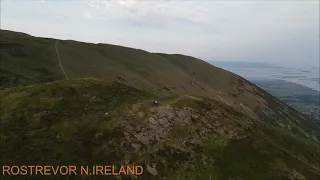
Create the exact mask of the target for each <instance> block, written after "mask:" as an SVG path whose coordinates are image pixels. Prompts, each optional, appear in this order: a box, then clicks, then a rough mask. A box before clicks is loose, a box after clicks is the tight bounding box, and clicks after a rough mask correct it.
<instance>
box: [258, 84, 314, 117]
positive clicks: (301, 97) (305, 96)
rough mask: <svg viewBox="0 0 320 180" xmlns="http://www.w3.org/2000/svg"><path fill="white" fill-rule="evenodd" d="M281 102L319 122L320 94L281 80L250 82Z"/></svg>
mask: <svg viewBox="0 0 320 180" xmlns="http://www.w3.org/2000/svg"><path fill="white" fill-rule="evenodd" d="M252 82H253V83H255V84H257V85H258V86H260V87H261V88H263V89H265V90H266V91H268V92H269V93H271V94H272V95H274V96H276V97H277V98H279V99H280V100H281V101H283V102H285V103H286V104H289V105H291V106H294V107H295V108H297V109H298V110H299V111H300V112H302V113H304V114H306V115H308V116H309V117H310V118H311V119H316V120H320V117H319V116H320V106H319V104H320V99H319V95H320V93H319V92H318V91H315V90H313V89H310V88H307V87H304V86H301V85H298V84H295V83H290V82H286V81H282V80H255V81H252Z"/></svg>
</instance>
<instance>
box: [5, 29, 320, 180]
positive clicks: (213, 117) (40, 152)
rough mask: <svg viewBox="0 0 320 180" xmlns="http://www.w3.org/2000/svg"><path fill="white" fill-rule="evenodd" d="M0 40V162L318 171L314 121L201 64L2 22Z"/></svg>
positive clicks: (181, 172)
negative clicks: (37, 33) (35, 33)
mask: <svg viewBox="0 0 320 180" xmlns="http://www.w3.org/2000/svg"><path fill="white" fill-rule="evenodd" d="M0 47H1V49H0V55H1V89H2V90H0V98H1V102H2V103H1V106H0V107H1V108H0V113H1V121H0V122H1V126H0V128H1V129H0V133H1V134H0V135H1V159H0V161H1V164H6V165H13V164H41V165H45V164H77V165H95V164H117V165H119V164H141V165H143V166H144V168H145V171H146V173H144V175H143V176H142V177H140V178H142V179H217V180H218V179H317V178H319V176H320V169H319V167H320V164H319V162H320V152H319V148H320V147H319V141H320V135H319V132H320V127H319V126H318V125H317V124H315V123H314V122H313V121H309V120H307V119H306V118H304V117H303V115H301V114H300V113H299V112H297V111H296V110H295V109H293V108H291V107H290V106H287V105H285V104H283V103H282V102H280V101H278V100H277V99H276V98H274V97H273V96H271V95H270V94H268V93H267V92H265V91H264V90H262V89H260V88H258V87H257V86H255V85H253V84H252V83H250V82H248V81H246V80H245V79H243V78H241V77H239V76H237V75H235V74H232V73H230V72H228V71H225V70H223V69H220V68H216V67H214V66H212V65H209V64H208V63H206V62H204V61H201V60H199V59H196V58H193V57H189V56H184V55H177V54H175V55H169V54H158V53H149V52H146V51H143V50H137V49H132V48H126V47H121V46H114V45H107V44H88V43H81V42H75V41H61V40H59V41H57V40H55V39H46V38H37V37H32V36H29V35H26V34H22V33H15V32H10V31H3V30H2V31H1V36H0ZM57 52H58V53H59V55H60V60H61V64H62V66H63V69H64V71H65V73H66V75H67V77H68V80H65V76H64V74H63V71H62V70H61V67H60V65H59V61H58V58H57ZM154 100H158V101H160V105H159V106H154V105H153V104H152V102H153V101H154ZM8 178H9V177H8ZM21 178H22V179H25V178H26V177H21ZM35 178H41V177H30V179H35ZM52 178H54V177H52ZM56 178H58V177H56ZM69 178H71V179H72V178H74V179H79V177H69ZM87 178H93V177H87ZM101 178H102V177H101ZM131 178H134V177H131Z"/></svg>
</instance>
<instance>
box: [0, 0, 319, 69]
mask: <svg viewBox="0 0 320 180" xmlns="http://www.w3.org/2000/svg"><path fill="white" fill-rule="evenodd" d="M319 6H320V4H319V0H288V1H283V0H255V1H253V0H76V1H75V0H1V24H0V25H1V29H7V30H13V31H19V32H25V33H28V34H31V35H33V36H40V37H51V38H59V39H73V40H78V41H85V42H93V43H108V44H116V45H122V46H128V47H133V48H138V49H144V50H147V51H150V52H162V53H170V54H186V55H190V56H195V57H198V58H201V59H203V60H206V61H252V62H264V63H273V64H279V65H285V66H286V65H290V66H319V38H320V37H319Z"/></svg>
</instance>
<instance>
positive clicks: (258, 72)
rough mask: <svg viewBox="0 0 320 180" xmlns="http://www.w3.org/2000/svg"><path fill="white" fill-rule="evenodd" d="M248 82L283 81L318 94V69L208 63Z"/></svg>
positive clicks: (319, 79) (238, 63) (236, 63)
mask: <svg viewBox="0 0 320 180" xmlns="http://www.w3.org/2000/svg"><path fill="white" fill-rule="evenodd" d="M210 63H211V64H213V65H215V66H217V67H220V68H223V69H225V70H228V71H230V72H233V73H235V74H238V75H240V76H242V77H243V78H246V79H248V80H249V81H250V80H273V79H277V80H284V81H287V82H292V83H296V84H300V85H302V86H305V87H309V88H311V89H314V90H316V91H319V92H320V84H319V83H320V78H319V67H304V68H293V67H290V68H289V67H278V66H274V65H270V64H263V63H251V62H225V61H224V62H222V61H219V62H210Z"/></svg>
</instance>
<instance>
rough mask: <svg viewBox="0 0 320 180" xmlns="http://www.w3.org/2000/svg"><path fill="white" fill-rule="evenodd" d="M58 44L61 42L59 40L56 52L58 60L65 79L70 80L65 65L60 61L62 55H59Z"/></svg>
mask: <svg viewBox="0 0 320 180" xmlns="http://www.w3.org/2000/svg"><path fill="white" fill-rule="evenodd" d="M58 43H59V40H58V39H57V41H56V45H55V50H56V53H57V58H58V61H59V65H60V69H61V71H62V73H63V75H64V77H65V79H66V80H68V76H67V74H66V72H65V71H64V68H63V65H62V63H61V59H60V55H59V51H58Z"/></svg>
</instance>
